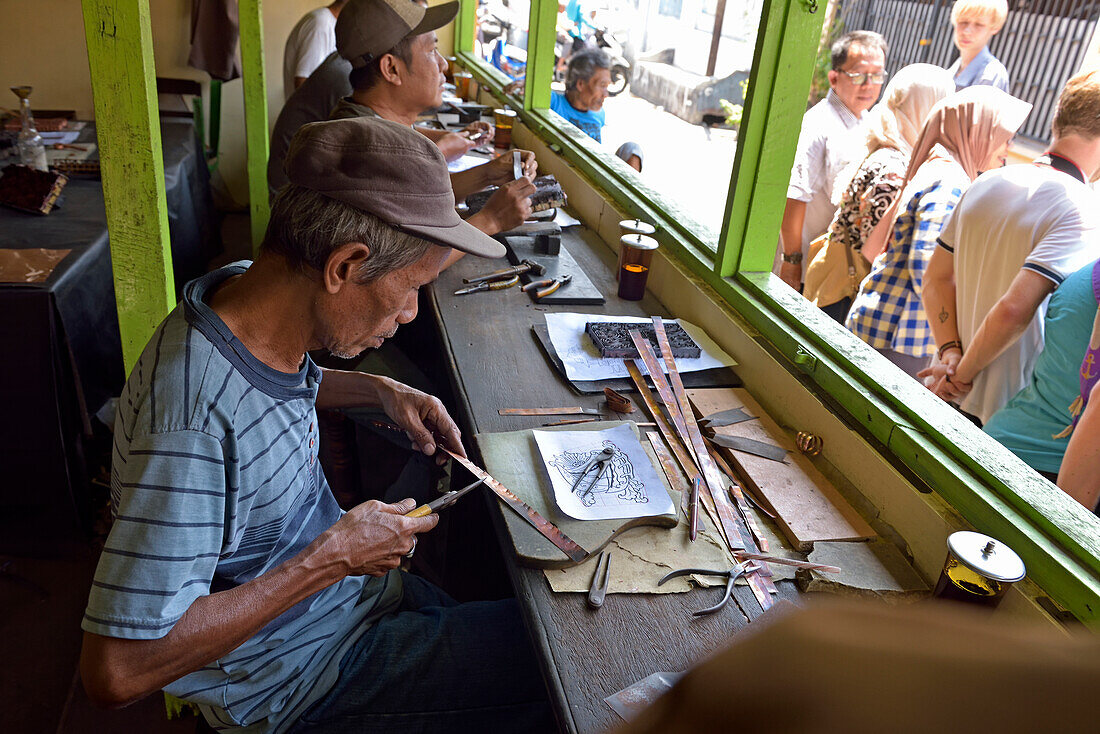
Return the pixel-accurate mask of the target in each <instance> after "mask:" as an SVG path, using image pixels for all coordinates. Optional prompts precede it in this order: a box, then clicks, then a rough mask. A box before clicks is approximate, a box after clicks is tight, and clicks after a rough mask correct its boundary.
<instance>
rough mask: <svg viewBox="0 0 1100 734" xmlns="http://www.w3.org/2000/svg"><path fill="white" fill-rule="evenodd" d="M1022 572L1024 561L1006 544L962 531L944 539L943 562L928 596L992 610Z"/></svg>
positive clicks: (1019, 577)
mask: <svg viewBox="0 0 1100 734" xmlns="http://www.w3.org/2000/svg"><path fill="white" fill-rule="evenodd" d="M1025 573H1026V571H1025V569H1024V562H1023V561H1022V560H1020V557H1019V556H1018V555H1016V553H1015V552H1013V550H1012V549H1011V548H1009V547H1008V546H1007V545H1005V544H1003V543H1001V542H1000V541H998V540H994V539H993V538H990V537H989V536H988V535H982V534H981V533H974V532H970V531H968V530H964V531H961V532H958V533H952V534H951V535H950V536H949V537H948V538H947V560H946V561H945V562H944V564H943V570H942V571H941V572H940V579H939V581H938V582H937V583H936V589H935V591H933V592H932V596H934V597H936V598H937V599H951V600H952V601H961V602H967V603H969V604H978V605H980V606H985V607H996V606H997V605H998V604H1000V603H1001V599H1003V598H1004V595H1005V592H1006V591H1008V589H1009V587H1010V586H1012V584H1014V583H1016V582H1017V581H1019V580H1020V579H1022V578H1023V577H1024V574H1025Z"/></svg>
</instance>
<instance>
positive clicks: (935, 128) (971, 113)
mask: <svg viewBox="0 0 1100 734" xmlns="http://www.w3.org/2000/svg"><path fill="white" fill-rule="evenodd" d="M1030 112H1031V104H1030V103H1028V102H1024V101H1023V100H1022V99H1016V98H1015V97H1013V96H1012V95H1011V94H1008V93H1007V92H1002V91H1001V90H1000V89H997V88H996V87H990V86H987V85H979V86H973V87H967V88H966V89H963V90H961V91H958V92H955V93H954V94H952V95H951V96H949V97H947V98H946V99H943V100H941V101H939V102H938V103H936V105H935V107H933V108H932V111H931V112H929V113H928V120H927V121H926V122H925V123H924V129H923V130H922V131H921V134H920V137H919V138H918V139H917V142H916V143H915V144H914V145H913V154H912V155H911V156H910V158H909V168H908V169H907V170H906V172H905V181H904V182H902V185H901V189H900V191H902V192H904V191H905V187H906V186H907V185H908V184H909V182H910V181H911V180H912V179H913V176H914V175H915V174H916V172H917V169H918V168H920V167H921V166H922V165H923V164H924V163H925V162H926V161H927V160H928V156H929V154H930V153H931V152H932V148H933V147H934V146H936V145H942V146H943V147H945V148H947V150H948V151H950V152H951V155H953V156H954V157H955V160H956V161H957V162H958V163H959V165H960V166H962V168H963V170H964V171H965V172H966V176H967V178H969V179H970V180H971V181H973V180H974V179H976V178H977V177H978V174H980V173H981V167H982V166H984V165H986V163H987V162H988V161H989V156H990V155H992V154H993V152H994V151H995V150H997V149H998V148H1000V147H1001V146H1003V145H1004V144H1005V143H1007V142H1008V141H1009V140H1011V139H1012V136H1013V135H1015V134H1016V130H1017V128H1019V127H1020V125H1022V124H1023V123H1024V120H1025V119H1026V118H1027V116H1028V113H1030ZM901 199H902V196H901V195H900V194H899V195H898V196H897V197H896V198H895V199H894V203H893V205H892V206H891V207H890V210H889V211H887V212H886V214H885V215H884V216H883V217H882V219H880V220H879V223H878V224H877V225H876V226H875V229H874V230H873V231H872V232H871V236H870V237H868V238H867V242H866V244H864V252H870V253H873V254H875V255H877V254H878V253H881V252H882V251H883V250H884V249H885V246H886V243H887V242H888V238H889V236H890V233H891V232H892V231H893V229H894V221H895V220H896V219H897V216H898V209H899V207H900V205H901Z"/></svg>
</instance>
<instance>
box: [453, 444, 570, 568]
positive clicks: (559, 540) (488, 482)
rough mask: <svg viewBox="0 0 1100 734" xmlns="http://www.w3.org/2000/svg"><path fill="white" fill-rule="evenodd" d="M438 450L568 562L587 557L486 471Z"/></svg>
mask: <svg viewBox="0 0 1100 734" xmlns="http://www.w3.org/2000/svg"><path fill="white" fill-rule="evenodd" d="M439 448H441V449H443V450H444V451H446V452H447V454H448V455H449V456H450V457H451V458H452V459H454V460H455V461H457V462H458V463H459V464H462V466H464V467H466V470H467V471H469V472H470V473H471V474H473V475H474V476H475V477H477V478H478V479H484V480H485V486H486V487H488V488H489V489H491V490H493V492H495V493H496V495H497V496H498V497H500V498H501V499H502V500H504V503H505V504H507V505H508V506H509V507H511V508H512V509H513V510H515V511H516V513H517V514H518V515H519V516H520V517H522V518H523V519H524V520H526V521H527V522H529V523H531V525H532V526H533V527H534V528H535V530H538V531H539V532H540V533H541V534H542V535H543V537H545V538H546V539H547V540H549V541H550V542H551V543H553V544H554V545H555V546H557V547H558V549H559V550H561V551H562V552H563V553H565V555H567V556H569V558H570V560H572V561H573V562H575V563H580V562H581V561H583V560H584V559H585V558H587V557H588V551H586V550H585V549H584V548H582V547H581V546H580V545H579V544H578V543H577V542H576V541H574V540H572V539H571V538H570V537H569V536H568V535H566V534H565V533H563V532H562V531H561V530H559V529H558V526H557V525H555V524H554V523H552V522H550V521H549V520H547V519H546V518H545V517H543V516H542V515H540V514H539V513H538V512H536V511H535V509H534V508H533V507H531V506H530V505H529V504H527V503H526V502H524V501H523V500H521V499H520V498H519V497H517V496H515V495H514V494H512V492H511V490H509V489H508V488H507V487H505V486H504V485H503V484H501V483H500V482H498V481H497V480H495V479H493V478H492V477H491V476H490V475H489V473H488V472H487V471H485V470H484V469H482V468H481V467H479V466H477V465H476V464H474V462H472V461H470V460H469V459H467V458H466V457H465V456H459V455H458V454H456V453H454V452H453V451H451V450H450V449H447V448H445V447H443V446H440V447H439Z"/></svg>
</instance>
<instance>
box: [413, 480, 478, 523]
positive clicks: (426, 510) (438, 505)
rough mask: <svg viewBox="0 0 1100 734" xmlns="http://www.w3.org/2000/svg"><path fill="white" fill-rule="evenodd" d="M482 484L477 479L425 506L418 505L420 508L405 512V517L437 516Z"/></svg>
mask: <svg viewBox="0 0 1100 734" xmlns="http://www.w3.org/2000/svg"><path fill="white" fill-rule="evenodd" d="M484 483H485V479H484V478H482V479H478V480H477V481H476V482H473V483H472V484H467V485H466V486H465V487H463V488H462V489H456V490H453V491H451V492H447V493H446V494H444V495H443V496H442V497H439V498H438V499H434V500H432V501H431V502H429V503H428V504H426V505H420V507H417V508H416V509H415V510H413V511H411V512H406V513H405V517H425V516H427V515H431V514H433V513H436V514H438V513H439V511H440V510H442V509H444V508H447V507H450V506H451V505H453V504H454V503H455V502H458V500H459V499H461V498H462V497H464V496H465V495H467V494H469V493H470V492H471V491H472V490H474V489H477V488H478V487H480V486H481V485H482V484H484Z"/></svg>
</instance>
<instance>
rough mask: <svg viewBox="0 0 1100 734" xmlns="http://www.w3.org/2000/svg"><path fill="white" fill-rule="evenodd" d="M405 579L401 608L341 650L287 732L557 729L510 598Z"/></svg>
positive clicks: (404, 576)
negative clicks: (329, 675) (468, 596)
mask: <svg viewBox="0 0 1100 734" xmlns="http://www.w3.org/2000/svg"><path fill="white" fill-rule="evenodd" d="M402 580H403V582H404V588H405V594H404V598H403V600H402V602H401V606H400V607H399V608H398V610H397V611H396V612H394V613H393V614H389V615H387V616H385V617H383V618H382V619H381V620H379V621H378V622H377V623H376V624H375V625H374V626H373V627H372V628H371V629H369V630H367V632H366V633H364V635H363V636H362V637H361V638H360V639H359V641H358V642H357V643H356V644H355V646H354V647H353V648H352V649H351V650H349V651H348V653H347V654H346V655H345V656H344V659H343V661H342V662H341V664H340V678H339V680H337V681H336V685H335V686H333V688H332V690H331V691H329V692H328V694H326V695H325V697H324V698H322V699H321V700H320V701H318V702H317V703H315V704H314V705H313V706H311V707H310V708H309V709H307V710H306V712H305V713H303V714H302V716H301V718H300V719H299V720H298V723H297V724H295V725H294V728H293V729H291V734H307V733H308V734H316V733H320V732H325V733H326V734H327V733H328V732H356V734H374V733H375V732H377V733H378V734H383V733H385V734H401V733H403V732H432V733H435V732H448V733H452V732H493V733H494V734H497V733H498V732H553V731H556V730H557V727H556V725H555V723H554V715H553V713H552V712H551V709H550V704H549V702H548V700H547V697H546V688H545V686H544V685H543V682H542V676H541V675H540V673H539V669H538V665H537V663H536V662H535V655H534V651H533V650H532V649H531V643H530V641H529V640H528V638H527V632H526V630H525V629H524V627H523V620H522V619H521V617H520V613H519V607H518V605H517V604H516V601H515V600H514V599H504V600H502V601H477V602H467V603H465V604H459V603H458V602H456V601H455V600H454V599H452V598H451V597H450V596H448V595H447V594H446V593H445V592H444V591H442V590H441V589H439V588H437V587H435V586H434V585H432V584H430V583H429V582H427V581H425V580H423V579H421V578H419V577H417V576H413V575H410V574H407V573H404V574H402Z"/></svg>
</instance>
